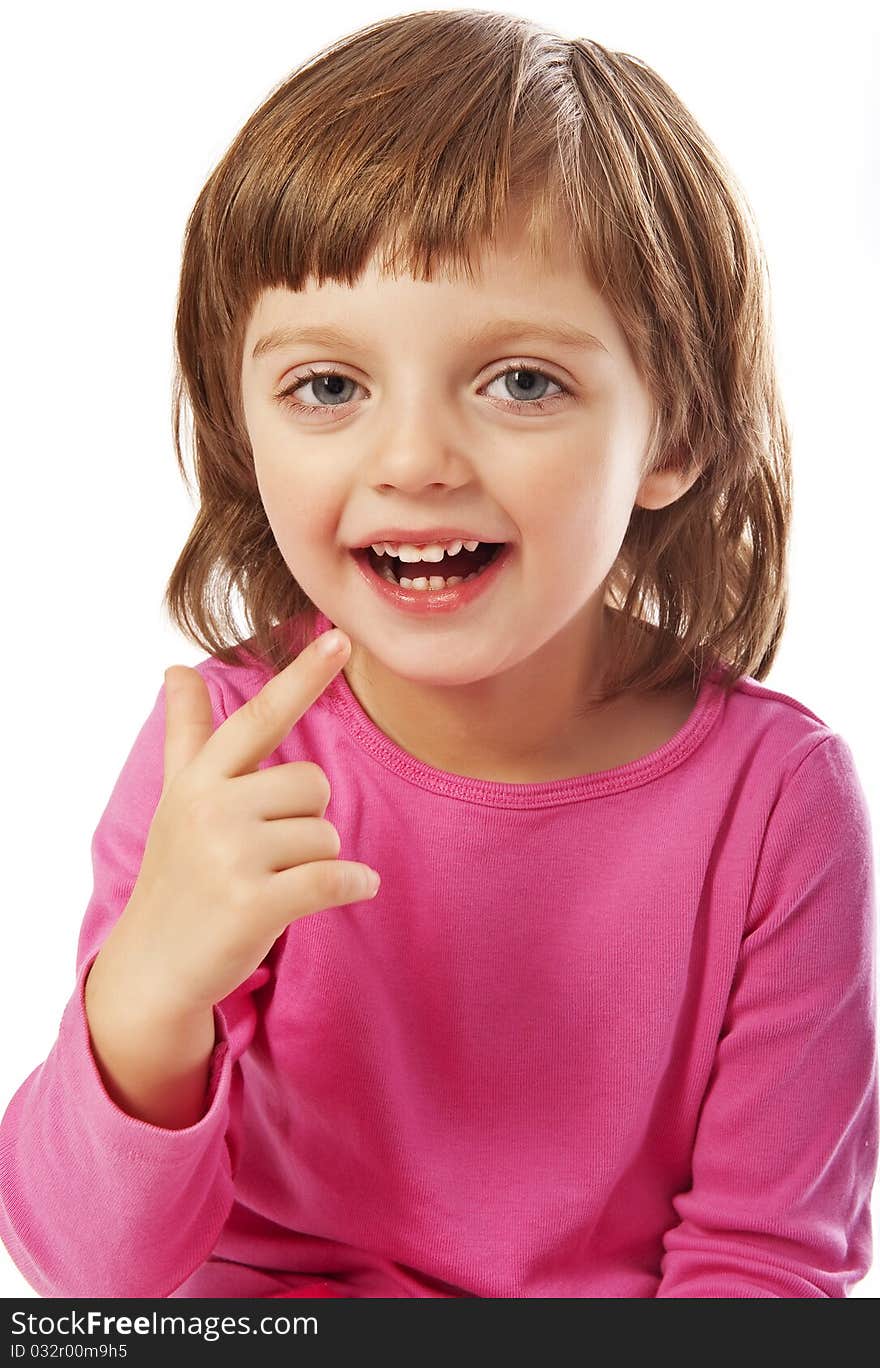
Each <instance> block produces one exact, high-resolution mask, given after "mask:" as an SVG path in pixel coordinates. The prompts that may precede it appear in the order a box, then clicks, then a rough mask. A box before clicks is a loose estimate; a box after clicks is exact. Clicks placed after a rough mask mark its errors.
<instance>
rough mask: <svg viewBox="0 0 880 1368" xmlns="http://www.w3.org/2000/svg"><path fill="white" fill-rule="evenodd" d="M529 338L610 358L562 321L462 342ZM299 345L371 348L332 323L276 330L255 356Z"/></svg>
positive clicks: (485, 329) (519, 325)
mask: <svg viewBox="0 0 880 1368" xmlns="http://www.w3.org/2000/svg"><path fill="white" fill-rule="evenodd" d="M529 337H535V338H540V339H541V340H542V341H545V342H555V343H557V344H558V345H561V346H564V347H575V348H577V349H579V350H586V351H591V352H605V354H606V355H607V356H610V352H609V351H608V348H607V347H606V346H605V343H604V342H602V341H600V340H599V338H598V337H595V336H594V335H593V333H589V332H584V330H583V329H582V328H577V327H575V326H574V324H572V323H566V322H562V321H559V322H557V321H554V322H547V323H541V322H538V321H536V320H535V319H531V318H497V319H492V320H491V322H489V323H485V324H484V325H483V326H482V327H481V328H477V329H476V331H475V332H472V333H469V334H468V335H467V336H466V337H464V338H463V339H462V341H463V344H464V345H465V346H468V347H472V346H483V345H485V344H487V343H490V342H501V341H505V340H506V341H509V342H513V341H521V340H522V339H524V338H529ZM297 343H308V344H309V345H311V346H318V347H346V346H356V347H361V348H366V347H367V346H368V345H369V344H368V343H367V341H366V339H365V338H363V337H360V336H359V335H358V334H356V333H347V332H345V331H344V330H343V329H341V328H336V327H334V326H333V325H332V324H326V325H315V326H313V327H304V328H273V330H272V331H271V332H268V333H266V335H265V336H264V337H261V338H260V340H259V341H258V342H257V344H256V346H255V347H254V349H253V351H252V353H251V356H252V357H253V359H254V360H255V361H258V360H259V359H260V357H262V356H267V355H268V354H269V353H270V352H273V351H279V350H280V349H281V348H283V347H292V346H295V345H296V344H297Z"/></svg>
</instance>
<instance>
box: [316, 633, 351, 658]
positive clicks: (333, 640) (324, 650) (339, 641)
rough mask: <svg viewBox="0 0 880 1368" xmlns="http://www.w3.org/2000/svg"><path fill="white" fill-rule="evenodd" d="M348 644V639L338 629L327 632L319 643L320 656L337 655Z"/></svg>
mask: <svg viewBox="0 0 880 1368" xmlns="http://www.w3.org/2000/svg"><path fill="white" fill-rule="evenodd" d="M345 644H346V637H345V634H344V633H343V632H340V631H339V629H338V628H337V629H336V630H335V631H332V632H325V633H324V635H323V636H322V637H321V639H320V641H319V642H318V654H319V655H323V656H332V655H336V654H337V652H339V651H341V650H342V649H343V647H344V646H345Z"/></svg>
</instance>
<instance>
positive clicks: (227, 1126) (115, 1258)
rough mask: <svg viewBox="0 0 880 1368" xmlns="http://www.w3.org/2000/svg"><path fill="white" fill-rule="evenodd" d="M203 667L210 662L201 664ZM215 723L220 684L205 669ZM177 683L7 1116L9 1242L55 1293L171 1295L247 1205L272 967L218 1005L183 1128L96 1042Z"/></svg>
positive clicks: (157, 787) (117, 821)
mask: <svg viewBox="0 0 880 1368" xmlns="http://www.w3.org/2000/svg"><path fill="white" fill-rule="evenodd" d="M197 668H198V669H199V672H200V673H202V669H203V668H204V662H203V664H202V665H201V666H199V667H197ZM203 677H204V678H205V679H206V683H207V684H208V688H209V693H210V694H211V700H212V706H213V712H214V719H215V726H216V725H219V723H220V722H222V721H223V718H224V715H225V714H224V712H223V705H222V698H221V696H220V691H219V686H218V685H217V683H216V682H215V681H212V679H211V677H210V676H207V675H205V676H203ZM164 738H165V687H164V684H163V686H162V689H161V690H160V692H159V696H158V698H157V700H156V703H155V705H154V707H153V710H152V712H151V713H150V715H149V717H148V718H147V720H146V722H145V723H144V725H143V727H142V728H141V731H140V733H139V734H138V736H137V738H136V740H135V742H134V745H133V747H132V749H131V752H130V754H129V756H128V758H127V760H126V762H125V764H124V766H123V769H122V771H121V773H120V775H119V777H118V779H117V781H116V785H115V787H114V789H113V791H112V794H111V796H110V799H109V802H108V804H107V807H106V808H105V810H104V812H103V814H102V816H101V818H100V820H99V822H98V826H97V828H96V830H95V832H94V835H93V838H92V845H91V854H92V866H93V871H94V887H93V892H92V896H91V899H90V901H89V903H88V906H87V908H86V912H85V916H84V919H83V923H82V926H81V929H80V935H79V944H78V949H77V957H76V963H77V970H76V986H75V988H74V991H73V993H72V995H71V997H70V999H69V1000H68V1002H67V1005H66V1007H65V1008H64V1010H63V1014H62V1016H61V1021H60V1026H59V1030H58V1036H57V1038H56V1041H55V1043H54V1045H53V1047H52V1049H51V1051H50V1052H49V1055H48V1057H47V1058H46V1059H45V1061H44V1062H43V1063H42V1064H40V1065H39V1067H38V1068H36V1069H35V1070H34V1071H33V1072H32V1073H31V1074H30V1075H29V1076H28V1077H27V1078H26V1079H25V1080H24V1082H23V1083H22V1084H21V1085H20V1087H19V1088H18V1090H17V1092H16V1093H15V1094H14V1095H13V1097H12V1099H11V1101H10V1102H9V1104H8V1106H7V1108H6V1111H5V1113H4V1115H3V1119H2V1121H0V1238H2V1240H3V1243H4V1244H5V1246H6V1248H7V1250H8V1251H9V1254H10V1257H11V1258H12V1260H13V1262H14V1263H15V1264H16V1266H17V1267H18V1269H19V1271H20V1272H21V1273H22V1275H23V1276H24V1277H25V1278H26V1279H27V1281H28V1282H29V1283H30V1284H31V1286H32V1287H33V1288H34V1289H35V1290H36V1291H37V1292H38V1293H40V1294H41V1295H42V1296H44V1297H165V1296H168V1295H169V1293H171V1292H172V1291H173V1290H174V1289H175V1288H176V1287H179V1286H180V1284H181V1283H182V1282H183V1281H184V1280H185V1279H186V1278H187V1277H188V1276H189V1275H190V1274H191V1273H192V1272H194V1270H195V1269H196V1268H197V1267H198V1266H199V1265H200V1264H202V1263H203V1262H204V1260H205V1259H206V1258H207V1257H208V1255H209V1254H210V1252H211V1249H212V1248H213V1246H214V1244H215V1243H216V1240H217V1237H218V1235H219V1234H220V1231H221V1230H222V1228H223V1225H224V1223H225V1221H226V1218H227V1216H228V1214H229V1211H230V1209H231V1206H232V1201H233V1178H234V1174H235V1170H236V1166H237V1150H236V1146H237V1134H238V1118H239V1112H240V1083H241V1079H240V1070H239V1068H238V1066H237V1064H236V1061H237V1060H238V1058H239V1056H240V1055H241V1054H242V1052H243V1051H244V1050H245V1049H246V1048H247V1046H248V1044H249V1043H250V1040H251V1038H252V1036H253V1032H254V1029H255V1025H256V1011H255V1007H254V1003H253V1000H252V993H253V991H254V990H255V989H257V988H259V987H261V986H262V984H263V983H265V981H266V979H267V978H268V977H269V972H270V971H269V969H268V967H267V966H266V965H265V964H263V965H260V966H258V968H257V969H256V970H255V971H254V973H253V974H252V975H251V976H250V978H248V979H247V980H246V981H245V982H244V983H243V984H241V985H239V987H238V988H237V989H236V990H235V992H234V993H232V994H230V996H229V997H227V998H224V999H223V1001H222V1003H220V1004H217V1005H216V1006H215V1007H214V1025H215V1032H216V1044H215V1047H214V1052H213V1055H212V1057H211V1069H210V1076H209V1084H208V1092H207V1096H206V1110H205V1113H204V1115H203V1116H202V1117H201V1118H200V1120H199V1121H198V1122H197V1123H196V1124H195V1125H192V1126H189V1127H186V1128H184V1129H182V1130H171V1129H168V1128H166V1127H163V1126H156V1125H152V1124H150V1123H149V1122H146V1121H142V1120H140V1119H138V1118H136V1117H132V1116H130V1115H128V1114H127V1113H126V1112H124V1111H122V1110H121V1109H120V1108H119V1107H118V1106H117V1105H116V1103H115V1102H114V1101H113V1100H112V1098H111V1097H110V1095H109V1094H108V1093H107V1091H106V1089H105V1087H104V1084H103V1081H102V1078H101V1075H100V1073H99V1071H98V1067H97V1064H96V1062H95V1059H94V1056H93V1054H92V1050H91V1043H90V1038H89V1032H88V1021H87V1018H86V1014H85V1005H84V998H83V994H84V988H85V980H86V977H87V975H88V971H89V969H90V968H91V965H92V962H93V961H94V959H95V957H96V955H97V953H98V951H99V950H100V948H101V945H102V944H103V941H104V939H105V938H106V936H107V934H108V932H109V931H110V929H111V928H112V926H113V925H114V923H115V922H116V920H117V919H118V917H119V916H120V915H121V913H122V912H123V910H124V909H125V906H126V904H127V902H128V900H129V898H130V897H131V893H132V890H133V888H134V884H135V881H136V879H137V876H138V873H139V871H140V866H141V861H142V859H143V853H144V848H145V845H146V840H147V835H148V832H149V827H150V824H151V822H152V818H153V814H154V812H155V809H156V807H157V805H158V802H159V797H160V795H161V790H162V782H163V773H164V744H165V741H164Z"/></svg>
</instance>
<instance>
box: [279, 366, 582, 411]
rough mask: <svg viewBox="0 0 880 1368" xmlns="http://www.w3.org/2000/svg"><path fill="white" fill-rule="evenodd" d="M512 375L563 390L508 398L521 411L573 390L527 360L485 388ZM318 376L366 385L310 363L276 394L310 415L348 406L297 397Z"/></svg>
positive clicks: (545, 404) (508, 368) (495, 377)
mask: <svg viewBox="0 0 880 1368" xmlns="http://www.w3.org/2000/svg"><path fill="white" fill-rule="evenodd" d="M508 375H521V376H533V375H539V376H541V378H542V379H543V380H548V381H549V382H550V384H551V385H556V386H557V388H558V389H559V394H552V395H550V396H549V398H548V397H546V396H542V397H540V398H538V399H508V400H507V401H506V402H507V404H508V405H509V406H510V407H512V408H513V409H515V410H516V411H517V412H520V413H521V412H525V411H529V410H530V411H533V412H535V411H536V412H538V413H542V412H543V411H544V410H545V409H546V408H547V407H548V406H549V405H550V404H551V403H553V402H554V401H555V400H557V399H561V398H563V397H567V396H569V395H570V394H571V391H570V390H569V389H568V388H567V386H565V385H563V384H562V382H561V381H560V380H555V379H554V378H553V376H552V375H548V373H547V372H546V371H543V370H541V369H540V368H539V367H538V366H530V365H528V364H527V363H526V362H524V361H517V362H514V363H512V364H510V365H507V366H505V367H504V369H503V370H500V371H497V372H496V374H495V375H493V376H492V378H491V379H490V380H487V381H486V384H485V385H484V386H483V388H484V389H486V388H488V386H489V385H494V383H495V381H496V380H502V379H504V378H505V377H506V376H508ZM315 380H334V381H342V383H343V385H346V384H348V385H354V386H355V388H363V387H362V386H359V385H358V382H357V381H356V380H352V379H351V377H350V376H347V375H343V374H342V372H341V371H338V370H332V369H329V368H328V369H326V370H319V369H317V368H315V367H312V366H310V367H309V368H308V369H307V370H306V371H305V373H304V374H302V375H298V376H297V377H296V379H295V380H294V382H293V384H292V385H288V386H287V388H286V389H284V390H282V391H281V393H280V394H278V395H277V396H276V398H277V399H278V400H279V401H280V402H281V403H282V404H284V405H285V406H286V407H288V408H291V409H294V410H299V411H301V412H302V413H303V414H304V415H310V414H313V413H317V412H319V411H324V412H327V411H328V410H333V409H339V410H345V409H347V407H348V404H349V403H350V402H351V401H350V399H349V400H345V401H343V402H342V403H339V404H304V403H303V402H302V400H300V399H297V398H296V397H295V396H296V395H297V393H298V391H299V390H301V389H304V388H305V387H306V386H307V385H310V384H312V382H313V381H315ZM520 383H521V382H520ZM525 388H526V389H528V388H529V386H528V385H526V386H525ZM331 394H332V391H331Z"/></svg>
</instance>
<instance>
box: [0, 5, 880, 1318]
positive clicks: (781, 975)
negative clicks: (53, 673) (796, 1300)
mask: <svg viewBox="0 0 880 1368" xmlns="http://www.w3.org/2000/svg"><path fill="white" fill-rule="evenodd" d="M177 344H178V352H179V363H180V370H179V379H178V387H177V389H176V394H175V442H176V445H177V457H178V461H179V463H180V466H181V470H182V471H183V470H184V467H183V460H182V457H181V447H180V443H179V440H178V426H179V421H178V420H179V415H180V406H181V403H182V401H183V400H184V399H185V400H186V401H187V402H188V404H189V405H190V406H191V410H192V415H193V435H194V449H195V466H196V475H197V480H198V487H199V492H200V496H201V506H200V509H199V512H198V516H197V519H196V522H195V525H194V527H193V530H192V533H191V535H190V538H189V540H188V541H187V544H186V546H185V547H184V549H183V551H182V553H181V556H180V559H179V561H178V563H177V565H176V566H175V568H174V571H173V574H172V576H171V579H170V582H169V584H168V587H167V604H168V607H169V610H170V612H171V614H172V616H173V618H174V620H175V621H176V622H177V623H178V624H179V625H180V627H181V628H182V630H183V631H184V632H185V633H186V635H187V636H188V637H189V638H190V639H191V640H193V641H195V642H197V643H198V644H199V645H200V647H201V648H202V649H204V650H207V651H208V653H209V654H208V656H207V658H206V659H204V660H202V661H200V662H199V664H198V665H197V667H196V668H195V669H187V668H186V667H181V666H178V667H176V668H174V669H172V670H170V671H169V673H168V676H167V680H166V682H165V684H163V687H162V688H160V690H159V693H158V697H157V699H156V704H155V707H154V708H153V711H152V712H151V713H150V715H149V717H148V718H147V719H146V721H145V723H144V724H143V726H142V727H141V730H140V732H139V733H138V735H137V737H136V738H135V741H134V744H133V747H132V750H131V753H130V755H129V756H128V758H127V760H126V761H125V764H124V765H123V767H122V771H121V773H120V775H119V778H118V781H117V783H116V786H115V788H114V789H113V791H112V793H111V795H110V798H109V801H108V804H107V807H106V809H105V811H104V813H103V815H102V816H101V818H100V821H99V823H98V826H97V829H96V831H95V834H94V841H93V846H92V856H93V863H94V872H95V884H94V892H93V896H92V899H91V901H90V903H89V905H88V907H87V909H86V913H85V918H84V921H83V924H82V929H81V932H80V938H79V947H78V953H77V977H76V985H75V988H74V990H73V992H72V995H71V997H70V999H69V1001H68V1003H67V1005H66V1007H65V1009H64V1012H63V1016H61V1020H60V1028H59V1033H58V1038H57V1041H56V1043H55V1044H54V1046H53V1048H52V1050H51V1052H50V1054H49V1056H48V1057H47V1059H46V1060H45V1061H44V1062H43V1063H42V1064H41V1065H40V1067H39V1068H37V1069H35V1070H34V1072H33V1073H32V1074H31V1075H30V1076H29V1077H28V1078H27V1079H25V1081H24V1082H23V1083H22V1084H21V1086H20V1087H19V1089H18V1091H17V1092H16V1093H15V1095H14V1096H13V1097H12V1099H11V1101H10V1102H9V1104H8V1106H7V1108H6V1111H5V1115H4V1117H3V1121H2V1128H0V1172H2V1202H0V1234H2V1238H3V1240H4V1242H5V1244H6V1246H7V1248H8V1250H9V1252H10V1254H11V1256H12V1258H13V1259H14V1261H15V1263H16V1264H17V1266H18V1267H19V1269H20V1270H21V1272H22V1273H23V1275H24V1276H25V1277H26V1278H27V1279H28V1281H29V1282H30V1283H31V1284H32V1286H33V1287H34V1288H35V1289H36V1290H37V1291H38V1292H39V1293H41V1294H42V1295H43V1296H45V1297H108V1296H116V1297H193V1296H210V1297H220V1296H231V1297H252V1296H285V1295H294V1296H295V1295H306V1296H308V1295H323V1296H341V1297H463V1296H465V1297H467V1296H470V1297H475V1296H476V1297H559V1296H564V1297H844V1296H846V1295H848V1293H849V1291H850V1290H851V1288H852V1286H853V1285H854V1284H855V1283H857V1282H858V1281H859V1280H860V1279H861V1278H863V1277H864V1275H865V1273H866V1271H867V1270H868V1268H869V1267H870V1264H871V1254H872V1248H871V1220H870V1206H869V1202H870V1194H871V1187H872V1181H873V1177H874V1173H875V1169H876V1161H877V1137H878V1126H877V1072H876V1053H875V1037H874V987H873V984H874V941H873V935H874V931H873V927H874V920H873V918H874V901H873V900H874V888H873V870H872V866H871V831H870V822H869V815H868V812H867V809H866V805H865V799H864V795H863V792H862V789H861V785H860V782H859V779H858V776H857V773H856V769H855V766H854V762H853V758H852V755H851V753H850V750H849V748H848V746H847V744H846V742H845V741H844V740H843V738H842V737H841V736H840V735H839V734H838V733H836V732H835V731H833V730H832V729H831V728H829V726H828V725H827V724H826V723H825V722H823V721H822V719H821V718H819V717H817V716H816V714H815V713H813V712H812V711H810V709H809V708H808V707H806V706H805V705H804V704H803V703H801V702H799V701H798V700H796V699H794V698H790V697H788V696H787V695H785V694H782V693H779V692H777V691H775V690H773V689H770V688H768V687H767V686H766V685H764V684H762V683H761V682H760V681H761V680H763V679H764V678H765V677H766V676H767V674H768V673H769V671H770V668H771V665H772V662H773V660H774V657H775V655H776V652H777V649H778V647H779V642H780V638H781V634H782V630H783V625H784V621H785V614H786V603H787V584H786V551H787V542H788V534H789V527H790V511H791V503H790V495H791V491H790V457H789V431H788V428H787V425H786V421H785V417H784V413H783V409H782V405H781V402H780V399H779V396H778V393H777V383H776V376H775V373H774V368H773V361H772V338H771V330H770V323H769V317H768V302H767V293H766V290H765V280H764V258H763V254H762V251H761V248H760V244H759V239H758V236H757V233H756V231H755V229H754V227H753V225H752V224H751V221H750V216H749V213H748V210H747V207H746V205H745V201H744V198H743V196H742V193H741V191H740V190H739V189H738V187H737V186H736V183H735V180H734V178H733V176H732V175H731V172H730V170H729V169H728V168H727V167H726V166H725V164H724V162H723V161H722V159H721V157H720V156H719V154H718V152H717V151H716V150H715V149H714V147H713V146H712V144H711V142H710V141H709V139H708V138H707V137H706V135H705V134H704V133H703V132H702V131H701V130H700V128H699V127H698V126H697V125H696V124H695V122H694V120H693V119H692V118H691V116H690V115H689V114H688V112H687V110H686V109H685V108H684V107H683V106H682V104H681V102H680V101H679V100H678V99H677V98H676V96H675V95H674V93H673V92H672V91H671V90H670V89H669V87H668V86H667V85H666V84H665V83H664V82H663V81H662V80H661V79H660V77H659V76H657V75H656V73H655V72H653V71H652V70H651V69H650V68H649V67H647V66H645V65H644V63H642V62H641V61H639V60H638V59H636V58H634V57H631V56H629V55H627V54H625V53H619V52H614V51H609V50H608V49H606V48H604V47H602V46H601V45H600V44H598V43H594V42H590V41H587V40H580V39H578V40H571V41H570V40H567V39H564V38H562V37H560V36H559V35H558V34H555V33H553V32H551V31H547V30H544V29H541V28H538V27H537V26H535V25H533V24H531V23H528V22H526V21H525V20H522V19H519V18H516V17H512V16H510V15H507V14H498V13H488V12H481V11H475V10H458V11H455V10H453V11H441V12H436V13H433V12H423V13H415V14H406V15H403V16H401V17H397V18H394V19H390V20H387V21H385V22H381V23H377V24H375V25H373V26H371V27H369V28H367V29H365V30H363V31H361V32H358V33H356V34H354V35H353V36H351V37H350V38H348V39H347V40H346V41H344V42H340V43H338V44H336V45H334V46H332V47H330V48H328V49H327V50H326V51H325V52H322V53H321V54H320V55H319V56H318V57H317V58H315V59H314V60H313V61H311V62H310V63H307V64H305V65H304V66H302V67H301V68H299V69H298V70H297V71H296V72H294V74H293V75H292V77H291V78H290V79H289V80H288V81H286V82H285V83H284V84H282V85H280V86H279V87H278V88H277V89H276V90H275V91H274V92H273V93H272V94H271V96H270V97H269V98H268V100H267V101H266V102H265V103H264V104H263V105H262V106H261V108H259V109H258V110H257V112H256V113H255V114H254V115H253V117H252V118H251V119H250V120H249V121H248V123H247V124H246V126H245V127H244V129H243V130H242V131H241V133H240V134H239V135H238V137H237V138H236V139H235V141H234V142H233V144H232V146H231V147H230V149H229V150H228V152H227V153H226V155H225V156H224V157H223V159H222V161H221V163H220V164H219V166H218V167H217V168H216V169H215V171H214V172H213V174H212V175H211V177H210V179H209V180H208V183H207V184H206V186H205V187H204V189H203V191H202V192H201V194H200V195H199V198H198V201H197V203H196V205H195V208H194V210H193V213H192V215H191V218H190V221H189V224H188V229H187V235H186V241H185V247H184V254H183V267H182V278H181V286H180V296H179V311H178V321H177ZM184 473H185V472H184ZM233 589H235V590H236V591H237V592H238V593H239V594H240V597H241V601H242V603H243V606H244V608H245V610H246V614H247V622H248V632H249V634H248V635H245V634H242V633H240V632H239V631H238V629H237V628H236V626H235V625H234V623H233V614H232V608H231V601H230V594H231V591H232V590H233ZM334 626H338V627H339V628H340V629H341V630H342V651H341V653H339V652H337V654H335V655H322V654H321V646H322V644H323V643H324V642H325V641H327V640H328V636H329V631H330V629H331V628H332V627H334ZM370 869H375V870H376V871H377V872H378V874H379V875H380V877H381V886H380V888H379V891H378V893H376V894H375V895H374V893H373V890H372V888H371V887H370V886H369V883H368V879H367V877H366V875H367V873H368V872H369V870H370Z"/></svg>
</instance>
